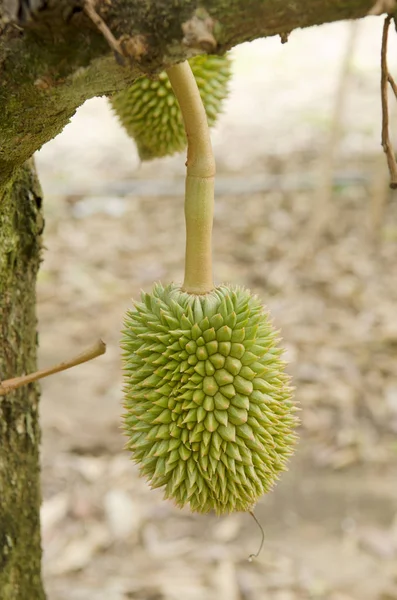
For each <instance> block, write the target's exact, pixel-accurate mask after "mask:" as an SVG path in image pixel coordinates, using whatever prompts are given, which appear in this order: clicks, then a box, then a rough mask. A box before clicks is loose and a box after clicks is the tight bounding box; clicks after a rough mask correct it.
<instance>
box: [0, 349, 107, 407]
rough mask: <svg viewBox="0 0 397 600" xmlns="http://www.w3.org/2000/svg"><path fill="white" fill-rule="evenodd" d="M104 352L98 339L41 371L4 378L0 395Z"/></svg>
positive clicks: (0, 384) (0, 387)
mask: <svg viewBox="0 0 397 600" xmlns="http://www.w3.org/2000/svg"><path fill="white" fill-rule="evenodd" d="M105 352H106V344H105V342H103V341H102V340H98V341H97V342H96V343H95V344H94V345H93V346H91V347H90V348H88V349H87V350H85V352H82V353H81V354H78V355H77V356H75V357H74V358H72V359H71V360H68V361H66V362H61V363H59V364H58V365H55V366H53V367H50V368H48V369H42V370H41V371H36V372H35V373H30V374H29V375H23V376H21V377H14V378H13V379H6V380H5V381H1V382H0V396H5V395H6V394H8V393H9V392H12V391H13V390H16V389H17V388H20V387H22V386H23V385H27V384H28V383H33V382H34V381H38V380H39V379H43V378H44V377H48V376H49V375H54V373H60V372H61V371H66V369H71V368H72V367H76V366H77V365H81V364H82V363H85V362H87V361H89V360H92V359H93V358H96V357H97V356H100V355H101V354H105Z"/></svg>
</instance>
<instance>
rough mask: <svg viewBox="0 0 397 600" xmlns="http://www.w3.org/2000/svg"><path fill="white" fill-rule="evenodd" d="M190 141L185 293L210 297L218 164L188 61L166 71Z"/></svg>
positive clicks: (187, 179)
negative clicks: (215, 181) (215, 180)
mask: <svg viewBox="0 0 397 600" xmlns="http://www.w3.org/2000/svg"><path fill="white" fill-rule="evenodd" d="M167 75H168V77H169V80H170V83H171V85H172V89H173V90H174V93H175V96H176V98H177V100H178V103H179V106H180V109H181V112H182V117H183V122H184V125H185V131H186V137H187V161H186V187H185V220H186V259H185V279H184V283H183V286H182V290H183V291H185V292H188V293H190V294H207V293H208V292H210V291H211V290H212V289H213V288H214V284H213V280H212V223H213V218H214V178H215V160H214V155H213V152H212V145H211V138H210V133H209V127H208V122H207V116H206V113H205V108H204V105H203V102H202V100H201V96H200V92H199V90H198V87H197V83H196V80H195V78H194V75H193V73H192V70H191V68H190V65H189V63H188V62H187V61H185V62H183V63H179V64H177V65H174V66H172V67H169V68H168V69H167Z"/></svg>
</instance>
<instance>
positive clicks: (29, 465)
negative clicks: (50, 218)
mask: <svg viewBox="0 0 397 600" xmlns="http://www.w3.org/2000/svg"><path fill="white" fill-rule="evenodd" d="M40 207H41V190H40V187H39V185H38V182H37V179H36V176H35V173H34V167H33V164H32V163H30V164H27V165H25V166H23V167H21V168H20V169H19V170H18V171H17V172H16V174H15V178H14V180H13V182H12V183H9V184H8V185H7V187H6V189H4V190H3V192H1V193H0V376H1V378H2V379H8V378H11V377H15V376H17V375H22V374H25V373H29V372H32V371H35V370H36V313H35V282H36V274H37V270H38V266H39V261H40V236H41V232H42V229H43V218H42V215H41V211H40ZM38 400H39V391H38V387H37V386H36V385H29V386H26V387H23V388H21V389H19V390H17V391H15V392H12V393H10V394H8V395H6V396H0V598H1V599H2V600H43V599H44V597H45V596H44V591H43V587H42V583H41V567H40V562H41V545H40V522H39V508H40V468H39V443H40V429H39V424H38Z"/></svg>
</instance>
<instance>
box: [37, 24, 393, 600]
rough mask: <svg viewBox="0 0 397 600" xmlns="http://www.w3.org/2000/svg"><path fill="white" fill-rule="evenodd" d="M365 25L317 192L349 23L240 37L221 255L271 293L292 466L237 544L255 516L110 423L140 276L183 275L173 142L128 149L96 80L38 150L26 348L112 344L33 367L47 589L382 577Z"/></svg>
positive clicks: (381, 252)
mask: <svg viewBox="0 0 397 600" xmlns="http://www.w3.org/2000/svg"><path fill="white" fill-rule="evenodd" d="M380 29H381V22H380V21H379V20H377V19H369V20H368V21H366V22H365V23H362V24H361V25H360V29H359V32H358V35H359V39H358V40H357V44H356V48H355V53H354V57H353V58H352V69H351V73H350V76H349V78H348V81H347V91H346V108H345V112H344V116H343V120H342V123H341V130H342V131H341V140H340V144H339V146H338V148H337V157H336V160H335V163H334V164H333V170H332V172H333V195H332V199H331V209H332V210H331V211H330V212H329V210H328V209H327V206H326V205H324V202H323V203H322V204H321V202H322V200H323V196H324V189H326V187H327V186H326V185H325V184H326V181H325V179H324V175H323V176H322V173H324V172H326V171H327V165H325V158H324V157H326V156H327V154H329V145H328V146H327V140H328V139H329V132H330V129H332V127H333V124H332V122H331V117H330V115H332V106H333V103H334V98H335V90H336V88H337V84H338V71H339V69H340V64H341V60H342V57H343V53H344V48H345V46H346V41H347V39H348V36H349V35H350V34H349V32H350V29H349V27H348V25H347V24H345V23H341V24H336V25H332V26H327V27H323V28H315V29H312V30H307V31H302V32H294V33H293V34H292V35H291V36H290V40H289V42H288V44H286V45H281V44H280V40H279V38H274V39H269V40H263V41H259V42H255V43H252V44H246V45H244V46H241V47H240V48H239V49H237V50H236V51H235V52H234V54H235V63H234V64H235V77H234V80H233V85H232V93H231V95H230V99H229V101H228V103H227V106H226V107H225V113H224V115H223V117H222V119H221V121H220V123H219V126H218V127H217V129H216V131H215V132H214V136H213V139H214V147H215V152H216V158H217V164H218V194H217V199H216V218H215V229H214V259H215V265H214V266H215V273H216V277H217V280H218V281H229V282H232V283H237V282H238V283H241V284H244V285H246V286H248V287H250V288H251V289H253V290H255V291H256V292H258V293H259V294H260V295H261V297H262V298H263V300H264V302H265V304H266V305H267V306H268V307H269V309H270V311H271V313H272V315H273V317H274V321H275V323H276V325H277V327H279V328H280V329H281V330H282V335H283V339H284V344H285V347H286V350H287V359H288V361H289V363H290V367H289V370H290V373H291V374H292V376H293V381H294V385H295V386H296V397H297V400H298V401H299V402H300V404H301V407H302V413H301V418H302V428H301V442H300V444H299V447H298V450H297V453H296V456H295V458H294V460H293V461H292V462H291V468H290V471H289V473H288V474H286V475H285V476H284V477H283V478H282V480H281V481H280V483H279V485H278V486H277V488H276V490H275V491H274V492H273V493H272V494H270V495H269V496H268V497H266V498H264V499H263V501H262V502H261V503H260V504H259V505H258V507H257V509H256V514H257V516H258V517H259V518H260V520H261V522H262V523H263V525H264V528H265V533H266V540H265V546H264V549H263V552H262V554H261V555H260V557H259V558H258V559H257V560H256V561H254V562H252V563H249V562H248V561H247V557H248V555H249V554H250V553H252V552H255V550H256V549H257V547H258V544H259V541H260V533H259V531H258V529H257V527H256V525H255V523H254V522H253V520H252V519H251V518H250V517H249V516H248V515H244V514H239V515H231V516H229V517H224V518H222V519H217V518H215V517H213V516H211V515H209V516H192V515H190V514H189V512H188V511H187V510H184V511H179V510H177V509H175V508H174V507H173V506H172V504H171V503H169V502H164V501H163V500H162V497H161V493H160V492H157V491H151V490H149V488H148V486H147V484H146V483H145V481H144V480H141V479H140V478H139V477H138V472H137V469H136V467H135V466H134V465H133V464H132V463H131V462H130V461H129V457H128V455H127V453H126V452H124V451H123V442H124V440H123V437H122V435H121V432H120V430H119V426H120V413H121V400H122V396H121V391H120V389H121V373H120V358H119V349H118V340H119V331H120V329H121V324H122V317H123V314H124V312H125V310H126V308H127V307H128V306H129V305H130V299H131V297H135V298H136V297H137V296H138V294H139V290H140V289H141V288H145V289H149V288H150V287H151V285H152V282H153V281H155V280H159V279H161V280H162V281H164V282H166V281H171V280H176V281H178V280H181V279H182V274H183V251H184V224H183V197H182V193H183V172H184V166H183V165H184V158H183V157H182V156H178V157H174V158H172V159H166V160H163V161H158V162H154V163H150V164H146V165H142V166H141V165H139V161H138V159H137V156H136V152H135V149H134V145H133V143H132V142H131V141H130V140H129V139H128V138H127V136H126V135H125V134H124V132H123V131H122V130H121V129H120V127H119V126H118V124H117V121H116V120H115V118H114V117H113V115H112V114H111V112H110V109H109V107H108V105H107V103H106V100H105V99H94V100H92V101H90V102H88V103H86V105H84V106H83V107H82V108H81V109H80V110H79V111H78V112H77V114H76V116H75V118H74V119H73V120H72V123H71V124H70V125H69V126H68V127H67V128H66V129H65V131H64V132H63V134H62V135H60V136H59V137H58V138H56V139H55V140H53V141H52V142H50V143H49V144H47V145H46V146H45V147H44V148H43V149H42V150H41V151H40V152H39V153H38V154H37V165H38V168H39V172H40V176H41V181H42V184H43V188H44V191H45V212H46V237H45V244H46V251H45V255H44V263H43V266H42V270H41V274H40V280H39V287H38V300H39V320H40V362H41V366H46V365H49V364H52V363H54V362H57V361H59V360H62V359H63V358H66V357H69V356H71V355H73V354H75V353H76V352H78V351H80V350H82V349H83V348H85V347H86V346H88V345H90V344H91V342H93V341H94V340H95V339H96V338H97V337H99V336H100V337H103V339H104V340H106V342H107V344H108V350H107V354H106V355H105V356H103V357H101V358H99V359H97V360H95V361H93V362H91V363H88V364H86V365H84V366H80V367H78V368H76V369H74V370H72V371H69V372H66V373H64V374H60V375H57V376H55V377H52V378H50V379H48V380H46V381H45V382H44V383H43V397H42V408H41V413H42V423H43V452H42V465H43V486H44V503H43V511H42V513H43V515H42V516H43V544H44V559H45V560H44V572H45V577H46V585H47V590H48V593H49V599H50V600H104V599H106V600H127V599H134V600H182V598H183V599H184V600H268V599H269V600H298V599H299V600H302V599H312V598H319V599H324V600H367V599H368V600H369V599H371V600H395V599H397V468H396V457H397V443H396V433H397V369H396V352H397V309H396V306H397V284H396V281H397V260H396V259H397V204H396V197H395V195H393V194H389V193H388V192H387V174H386V171H385V166H384V158H383V156H381V148H380V143H379V139H380V111H379V71H378V63H379V46H380ZM393 50H394V47H393V48H392V49H391V52H393ZM390 62H391V64H392V65H393V60H392V59H391V60H390ZM395 63H396V61H394V66H396V64H395ZM327 148H328V150H327ZM382 201H383V205H382ZM319 203H320V204H319ZM319 207H320V208H319ZM316 208H317V213H319V212H320V213H323V212H324V214H325V215H326V219H325V221H326V228H325V229H322V230H321V233H320V236H319V239H318V240H317V242H316V243H317V245H314V244H315V241H316V240H315V234H314V233H313V231H315V230H313V214H315V213H316Z"/></svg>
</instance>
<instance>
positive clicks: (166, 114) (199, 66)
mask: <svg viewBox="0 0 397 600" xmlns="http://www.w3.org/2000/svg"><path fill="white" fill-rule="evenodd" d="M189 63H190V66H191V68H192V71H193V74H194V76H195V79H196V81H197V85H198V88H199V91H200V96H201V99H202V101H203V103H204V107H205V110H206V114H207V119H208V124H209V126H210V127H212V126H213V125H214V124H215V122H216V120H217V117H218V115H219V113H220V111H221V108H222V101H223V100H224V98H225V97H226V95H227V92H228V83H229V79H230V75H231V69H230V59H229V57H228V56H227V55H225V56H209V55H204V56H196V57H194V58H191V59H190V60H189ZM111 103H112V106H113V108H114V110H115V112H116V114H117V116H118V117H119V119H120V121H121V123H122V125H123V126H124V127H125V129H126V130H127V133H128V134H129V135H130V136H131V137H133V138H134V140H135V142H136V145H137V148H138V153H139V156H140V158H141V159H142V160H150V159H153V158H161V157H163V156H169V155H172V154H175V153H176V152H181V151H182V150H184V149H185V148H186V144H187V141H186V134H185V128H184V125H183V118H182V115H181V111H180V108H179V105H178V101H177V99H176V97H175V94H174V92H173V91H172V87H171V83H170V81H169V78H168V75H167V73H166V72H163V73H161V74H160V75H159V77H158V78H157V79H156V80H151V79H148V78H147V77H140V78H139V79H137V80H136V81H135V82H134V84H133V85H132V86H131V87H130V88H128V89H127V90H125V91H123V92H120V93H118V94H116V95H115V96H114V97H113V98H112V100H111Z"/></svg>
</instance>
